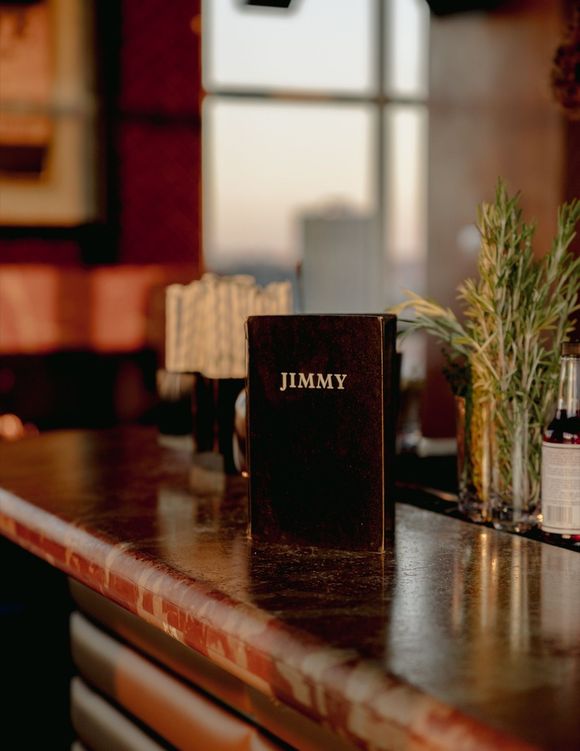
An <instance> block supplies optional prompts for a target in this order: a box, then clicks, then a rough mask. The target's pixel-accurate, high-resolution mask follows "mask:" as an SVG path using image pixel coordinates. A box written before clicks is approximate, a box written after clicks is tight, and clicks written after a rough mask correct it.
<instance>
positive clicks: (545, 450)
mask: <svg viewBox="0 0 580 751" xmlns="http://www.w3.org/2000/svg"><path fill="white" fill-rule="evenodd" d="M542 515H543V521H542V525H541V526H542V530H543V531H544V532H549V533H552V534H559V535H562V536H563V537H571V536H575V535H580V341H575V342H566V343H564V344H563V345H562V351H561V355H560V383H559V387H558V405H557V408H556V413H555V415H554V417H553V419H552V420H551V422H550V423H549V425H548V427H547V428H546V430H545V431H544V436H543V442H542Z"/></svg>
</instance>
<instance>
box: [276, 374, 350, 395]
mask: <svg viewBox="0 0 580 751" xmlns="http://www.w3.org/2000/svg"><path fill="white" fill-rule="evenodd" d="M280 375H281V376H282V384H281V386H280V391H286V389H334V388H336V389H337V390H338V391H344V382H345V380H346V376H347V374H346V373H291V372H282V373H280ZM296 376H298V383H296ZM333 379H335V381H336V386H335V385H334V383H335V381H333Z"/></svg>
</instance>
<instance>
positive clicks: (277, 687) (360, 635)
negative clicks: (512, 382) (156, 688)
mask: <svg viewBox="0 0 580 751" xmlns="http://www.w3.org/2000/svg"><path fill="white" fill-rule="evenodd" d="M0 488H1V490H0V532H2V534H3V535H5V536H6V537H7V538H9V539H10V540H12V541H14V542H16V543H17V544H18V545H19V546H21V547H22V548H25V549H26V550H28V551H31V552H32V553H34V554H36V555H37V556H39V557H40V558H42V559H44V560H45V561H47V562H48V563H49V564H51V565H52V566H54V567H56V568H58V569H60V570H61V571H63V572H65V573H66V574H67V575H68V576H70V577H72V578H73V579H75V580H78V582H80V583H81V584H83V585H85V586H86V587H88V588H90V589H91V590H94V591H95V592H97V593H99V594H100V595H102V596H103V597H104V598H106V600H107V602H111V603H116V605H119V606H122V608H124V609H126V610H127V611H130V612H131V613H133V614H134V615H135V616H137V617H138V619H139V620H140V621H143V622H145V623H146V624H149V627H154V629H157V630H160V631H162V632H164V633H165V634H166V635H169V636H170V637H171V639H172V640H176V641H177V642H179V643H181V644H182V645H185V647H186V648H187V649H188V650H190V651H191V650H193V651H194V652H195V653H196V654H199V655H202V656H203V657H204V658H206V659H208V660H209V661H211V663H212V664H213V665H216V666H218V667H219V668H220V669H222V670H225V671H226V672H227V673H228V674H231V675H232V676H235V678H236V680H240V681H242V682H243V683H244V684H245V685H247V686H249V687H251V688H252V690H255V691H257V692H259V693H260V694H263V695H265V696H269V697H270V698H273V699H274V700H275V701H276V702H277V703H279V704H280V705H281V706H282V707H287V708H290V709H291V710H292V711H294V712H297V713H299V714H300V715H301V716H303V717H305V718H308V720H309V721H314V722H315V723H317V724H318V725H320V726H322V727H323V728H325V729H326V731H327V732H328V733H330V734H331V737H335V738H336V741H337V746H336V747H337V748H338V747H339V746H338V744H339V743H340V744H346V745H350V746H351V747H353V748H368V749H417V750H418V749H423V750H425V749H445V750H448V749H459V750H461V751H469V750H479V749H481V750H483V749H488V750H489V751H499V750H500V749H526V748H542V749H558V750H563V749H578V748H580V555H578V553H576V552H574V551H572V550H565V549H562V548H558V547H555V546H551V545H547V544H543V543H541V542H537V541H534V540H528V539H523V538H520V537H517V536H512V535H508V534H504V533H501V532H496V531H494V530H492V529H487V528H480V527H478V526H476V525H472V524H469V523H466V522H463V521H460V520H457V519H451V518H447V517H445V516H444V515H443V514H437V513H434V512H431V511H428V510H424V509H420V508H415V507H413V506H410V505H406V504H398V508H397V530H396V538H395V541H394V544H393V546H392V548H391V549H390V550H389V551H388V552H387V553H386V555H384V556H380V555H377V554H364V553H346V552H337V551H321V550H314V549H299V548H297V547H288V546H285V547H284V546H275V545H269V546H265V547H264V546H256V545H253V544H252V543H251V542H250V541H249V540H248V538H247V535H246V526H247V509H246V488H245V481H244V480H243V479H242V478H240V477H226V476H225V475H223V474H221V473H220V472H218V471H216V469H215V467H214V466H213V465H212V457H211V456H208V457H204V456H200V457H197V458H195V461H194V460H193V459H192V456H191V454H190V453H188V452H187V451H184V450H180V449H178V448H174V447H170V446H163V445H161V444H160V443H159V441H158V438H157V435H156V433H155V432H154V431H152V430H149V429H144V428H143V429H142V428H127V429H118V430H117V429H116V430H111V431H102V432H94V433H91V432H78V431H70V432H68V431H65V432H59V433H53V434H45V435H42V436H40V437H35V438H31V439H26V440H23V441H21V442H19V443H15V444H5V445H2V446H0ZM9 575H11V576H17V575H18V572H17V571H16V572H10V573H9ZM340 747H341V748H342V747H343V745H341V746H340Z"/></svg>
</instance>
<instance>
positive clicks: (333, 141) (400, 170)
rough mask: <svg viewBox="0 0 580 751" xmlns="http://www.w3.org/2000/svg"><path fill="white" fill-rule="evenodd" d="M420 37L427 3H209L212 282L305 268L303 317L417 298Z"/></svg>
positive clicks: (207, 169)
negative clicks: (411, 294)
mask: <svg viewBox="0 0 580 751" xmlns="http://www.w3.org/2000/svg"><path fill="white" fill-rule="evenodd" d="M427 37H428V9H427V4H426V3H425V2H424V0H293V2H292V3H291V5H290V8H289V9H287V10H286V9H272V8H263V7H255V6H247V5H245V4H244V3H243V2H242V0H208V1H207V2H205V3H204V5H203V42H204V53H203V54H204V88H205V90H206V92H207V96H206V98H205V102H204V108H203V118H204V122H203V132H204V164H203V180H204V212H205V215H204V248H205V255H206V261H207V265H208V266H209V267H210V268H214V269H216V270H219V271H240V270H249V271H252V272H253V271H255V269H257V268H258V267H260V266H261V267H263V268H269V269H270V270H272V268H273V267H278V268H280V269H286V270H290V273H291V272H292V271H293V270H294V269H296V267H297V266H301V269H302V284H301V285H300V287H301V292H302V297H301V299H300V304H301V306H302V307H303V308H304V309H306V310H307V311H313V310H315V309H317V304H318V305H319V306H320V305H322V309H325V306H326V309H327V310H329V311H330V310H333V311H334V312H341V311H343V312H346V311H349V310H360V311H361V312H362V311H363V310H377V311H378V310H382V309H384V307H385V306H386V305H389V304H393V303H394V302H396V301H397V300H398V299H400V298H401V288H402V287H403V286H407V287H412V288H413V289H415V290H419V291H420V290H421V288H422V281H423V277H422V274H423V263H424V258H425V226H426V199H425V194H426V161H427V150H426V126H427V114H426V96H427V69H426V60H427ZM341 244H344V245H345V247H341ZM361 269H362V272H361ZM361 273H362V278H361ZM321 275H325V277H326V278H325V289H326V290H327V291H328V290H329V293H328V294H329V296H328V297H327V298H324V301H323V300H322V297H323V295H322V293H321V292H320V290H322V286H320V285H319V286H318V287H317V286H316V285H317V280H318V281H320V282H321V283H322V279H321ZM258 276H259V274H258ZM355 276H356V278H357V283H356V285H354V284H353V283H352V280H353V279H354V277H355ZM365 285H366V286H365ZM317 289H318V290H319V293H318V294H317V292H316V290H317ZM331 293H333V294H334V299H333V297H332V294H331ZM325 294H326V293H325Z"/></svg>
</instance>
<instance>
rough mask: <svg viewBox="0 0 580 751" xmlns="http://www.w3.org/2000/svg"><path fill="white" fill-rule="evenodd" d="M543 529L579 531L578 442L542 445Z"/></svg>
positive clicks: (579, 472)
mask: <svg viewBox="0 0 580 751" xmlns="http://www.w3.org/2000/svg"><path fill="white" fill-rule="evenodd" d="M542 514H543V519H544V520H543V522H542V529H544V530H545V531H546V532H557V533H559V534H566V535H567V534H580V445H577V444H576V445H573V444H566V443H549V442H547V441H544V442H543V444H542Z"/></svg>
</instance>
